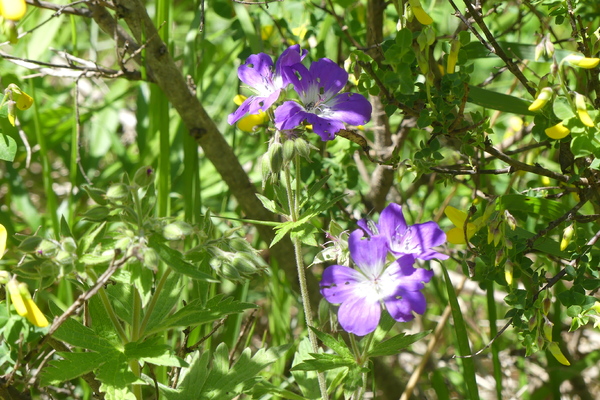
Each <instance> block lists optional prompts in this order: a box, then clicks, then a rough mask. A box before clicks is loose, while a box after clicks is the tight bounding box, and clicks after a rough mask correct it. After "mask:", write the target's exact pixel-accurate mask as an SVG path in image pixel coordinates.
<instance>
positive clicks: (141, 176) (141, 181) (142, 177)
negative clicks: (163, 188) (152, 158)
mask: <svg viewBox="0 0 600 400" xmlns="http://www.w3.org/2000/svg"><path fill="white" fill-rule="evenodd" d="M133 182H134V183H135V184H136V185H138V186H139V187H146V186H148V185H150V184H151V183H152V182H154V170H153V169H152V167H150V166H145V167H142V168H140V169H138V170H137V171H136V172H135V175H134V176H133Z"/></svg>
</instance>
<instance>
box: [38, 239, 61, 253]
mask: <svg viewBox="0 0 600 400" xmlns="http://www.w3.org/2000/svg"><path fill="white" fill-rule="evenodd" d="M59 248H60V245H59V244H58V243H57V242H55V241H54V240H49V239H42V241H41V242H40V244H39V246H38V247H37V253H38V254H39V255H41V256H44V257H54V256H55V255H56V253H57V252H58V250H59Z"/></svg>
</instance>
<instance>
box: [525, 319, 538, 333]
mask: <svg viewBox="0 0 600 400" xmlns="http://www.w3.org/2000/svg"><path fill="white" fill-rule="evenodd" d="M536 325H537V318H536V316H535V315H534V316H533V317H531V318H529V321H528V323H527V326H528V329H529V330H530V331H532V332H533V330H534V329H535V327H536Z"/></svg>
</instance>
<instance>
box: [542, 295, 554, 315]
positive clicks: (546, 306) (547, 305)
mask: <svg viewBox="0 0 600 400" xmlns="http://www.w3.org/2000/svg"><path fill="white" fill-rule="evenodd" d="M551 306H552V300H550V299H549V298H548V297H546V298H545V299H544V301H542V312H543V313H544V315H548V313H549V312H550V307H551Z"/></svg>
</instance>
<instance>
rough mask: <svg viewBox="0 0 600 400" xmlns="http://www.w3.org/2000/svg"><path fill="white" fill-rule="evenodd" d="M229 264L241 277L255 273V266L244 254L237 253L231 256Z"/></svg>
mask: <svg viewBox="0 0 600 400" xmlns="http://www.w3.org/2000/svg"><path fill="white" fill-rule="evenodd" d="M231 264H232V265H233V266H234V267H235V269H236V270H237V271H238V272H239V273H240V275H242V276H248V275H252V274H254V273H256V272H257V269H256V265H255V264H254V262H253V261H252V260H251V258H250V257H249V256H248V254H246V253H237V254H235V255H234V256H233V259H232V260H231Z"/></svg>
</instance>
